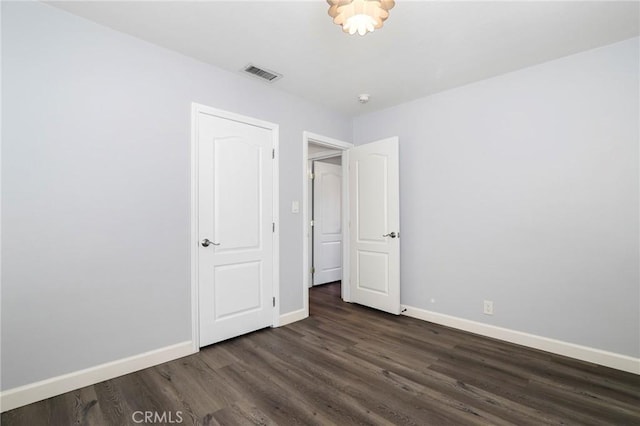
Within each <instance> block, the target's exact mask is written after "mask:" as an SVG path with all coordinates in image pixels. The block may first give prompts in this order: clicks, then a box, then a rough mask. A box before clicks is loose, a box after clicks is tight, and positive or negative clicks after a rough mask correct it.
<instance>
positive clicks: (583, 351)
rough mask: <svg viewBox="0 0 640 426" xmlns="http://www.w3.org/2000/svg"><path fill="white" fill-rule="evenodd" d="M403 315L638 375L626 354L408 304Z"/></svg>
mask: <svg viewBox="0 0 640 426" xmlns="http://www.w3.org/2000/svg"><path fill="white" fill-rule="evenodd" d="M402 314H403V315H406V316H408V317H412V318H417V319H421V320H424V321H429V322H433V323H436V324H440V325H445V326H447V327H452V328H457V329H459V330H464V331H468V332H470V333H475V334H479V335H481V336H486V337H492V338H494V339H499V340H504V341H506V342H510V343H515V344H518V345H523V346H527V347H530V348H534V349H539V350H542V351H546V352H551V353H553V354H557V355H563V356H566V357H570V358H575V359H579V360H581V361H587V362H592V363H594V364H598V365H603V366H605V367H611V368H615V369H617V370H623V371H627V372H629V373H634V374H640V358H633V357H630V356H627V355H622V354H617V353H614V352H607V351H603V350H601V349H596V348H591V347H588V346H581V345H576V344H574V343H569V342H564V341H562V340H555V339H550V338H548V337H542V336H537V335H534V334H529V333H523V332H521V331H516V330H511V329H508V328H502V327H497V326H495V325H490V324H483V323H480V322H477V321H471V320H467V319H463V318H458V317H454V316H450V315H445V314H441V313H437V312H431V311H427V310H425V309H420V308H415V307H412V306H407V305H402Z"/></svg>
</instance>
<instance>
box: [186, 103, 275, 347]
mask: <svg viewBox="0 0 640 426" xmlns="http://www.w3.org/2000/svg"><path fill="white" fill-rule="evenodd" d="M195 120H196V122H195V125H196V130H195V137H196V138H197V140H196V144H197V156H198V159H197V167H198V174H197V180H198V182H197V183H198V193H197V194H198V206H197V208H198V225H197V234H198V237H199V241H198V247H199V248H198V252H197V256H198V267H197V273H198V292H199V293H198V299H199V304H198V305H199V333H200V339H199V341H200V346H206V345H209V344H212V343H215V342H218V341H221V340H225V339H228V338H231V337H235V336H238V335H240V334H244V333H248V332H251V331H254V330H257V329H260V328H264V327H268V326H270V325H272V318H273V316H272V313H273V309H274V307H273V305H274V303H273V301H272V299H273V296H274V288H273V271H274V259H273V253H274V243H273V241H274V233H273V232H274V226H273V225H272V222H273V213H272V211H273V199H274V193H273V170H274V165H273V163H274V161H273V159H272V158H273V155H272V149H274V140H275V136H274V134H275V133H276V132H277V130H275V129H274V128H268V127H262V126H261V125H259V123H260V122H258V121H257V120H251V121H249V122H243V120H245V118H244V117H240V116H238V117H237V118H235V116H234V118H232V119H228V118H225V117H220V116H216V115H214V114H208V113H206V112H203V111H198V112H197V116H196V117H195ZM247 120H250V119H247Z"/></svg>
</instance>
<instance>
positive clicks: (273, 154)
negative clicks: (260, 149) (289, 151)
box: [271, 148, 276, 158]
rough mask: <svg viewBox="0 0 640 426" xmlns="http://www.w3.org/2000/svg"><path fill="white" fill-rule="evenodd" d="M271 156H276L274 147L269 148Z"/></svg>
mask: <svg viewBox="0 0 640 426" xmlns="http://www.w3.org/2000/svg"><path fill="white" fill-rule="evenodd" d="M271 158H276V149H275V148H273V149H272V150H271Z"/></svg>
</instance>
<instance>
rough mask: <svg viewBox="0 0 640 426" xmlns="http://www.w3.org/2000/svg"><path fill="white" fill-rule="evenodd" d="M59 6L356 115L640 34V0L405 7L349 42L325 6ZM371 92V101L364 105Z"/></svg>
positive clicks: (234, 3)
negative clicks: (256, 72) (361, 97)
mask: <svg viewBox="0 0 640 426" xmlns="http://www.w3.org/2000/svg"><path fill="white" fill-rule="evenodd" d="M49 4H52V5H53V6H55V7H58V8H60V9H64V10H67V11H69V12H71V13H74V14H76V15H80V16H83V17H85V18H88V19H90V20H93V21H96V22H98V23H101V24H103V25H106V26H109V27H111V28H114V29H116V30H119V31H122V32H124V33H128V34H131V35H133V36H136V37H139V38H141V39H144V40H147V41H149V42H151V43H154V44H157V45H160V46H164V47H166V48H168V49H172V50H175V51H178V52H181V53H183V54H185V55H188V56H191V57H193V58H196V59H199V60H201V61H204V62H207V63H210V64H213V65H216V66H218V67H220V68H223V69H226V70H229V71H231V72H234V73H240V70H241V69H242V68H243V67H244V66H245V65H247V64H248V63H253V64H254V65H257V66H261V67H264V68H267V69H270V70H274V71H277V72H279V73H281V74H283V75H284V77H283V78H282V79H280V80H278V81H276V82H274V83H271V85H272V86H273V87H276V88H279V89H281V90H284V91H286V92H289V93H293V94H295V95H298V96H300V97H303V98H306V99H308V100H310V101H313V102H316V103H319V104H322V105H325V106H327V107H329V108H333V109H335V110H338V111H341V112H343V113H345V114H349V115H358V114H360V113H363V112H369V111H373V110H378V109H382V108H386V107H389V106H392V105H397V104H399V103H402V102H406V101H409V100H412V99H416V98H419V97H423V96H426V95H429V94H432V93H436V92H439V91H442V90H446V89H449V88H452V87H456V86H461V85H464V84H467V83H470V82H473V81H478V80H482V79H485V78H488V77H492V76H495V75H499V74H503V73H506V72H509V71H513V70H517V69H520V68H523V67H527V66H530V65H534V64H538V63H541V62H545V61H549V60H552V59H555V58H559V57H562V56H566V55H570V54H572V53H576V52H580V51H583V50H587V49H591V48H594V47H598V46H603V45H606V44H610V43H614V42H616V41H620V40H624V39H627V38H631V37H634V36H637V35H638V34H639V27H640V24H639V22H640V19H639V14H640V8H639V6H640V3H639V2H637V1H632V2H613V1H602V2H581V1H568V2H564V1H525V2H504V1H502V2H500V1H498V2H484V1H469V2H460V1H449V2H443V1H440V2H436V1H408V0H404V1H403V0H399V1H397V2H396V6H395V8H393V9H392V10H391V11H390V17H389V19H388V20H387V21H386V22H385V24H384V27H383V28H382V29H380V30H377V31H375V32H374V33H371V34H368V35H366V36H363V37H361V36H358V35H354V36H350V35H348V34H344V33H343V32H342V31H341V29H340V27H338V26H336V25H335V24H333V23H332V21H331V18H330V17H329V16H328V14H327V10H328V5H327V3H326V2H324V1H322V0H314V1H208V2H202V1H199V2H191V1H172V2H164V1H158V2H156V1H125V2H116V1H108V2H95V1H75V2H52V3H49ZM247 78H253V77H249V76H247ZM265 84H269V83H265ZM360 93H369V94H371V101H370V102H369V103H368V104H366V105H361V104H359V103H358V101H357V97H358V94H360Z"/></svg>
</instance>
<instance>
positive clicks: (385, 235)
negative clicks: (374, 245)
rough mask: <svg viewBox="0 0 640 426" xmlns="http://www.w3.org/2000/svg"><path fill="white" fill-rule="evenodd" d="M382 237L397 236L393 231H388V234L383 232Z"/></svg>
mask: <svg viewBox="0 0 640 426" xmlns="http://www.w3.org/2000/svg"><path fill="white" fill-rule="evenodd" d="M383 237H391V238H395V237H397V235H396V233H395V232H389V233H388V234H384V235H383Z"/></svg>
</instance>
